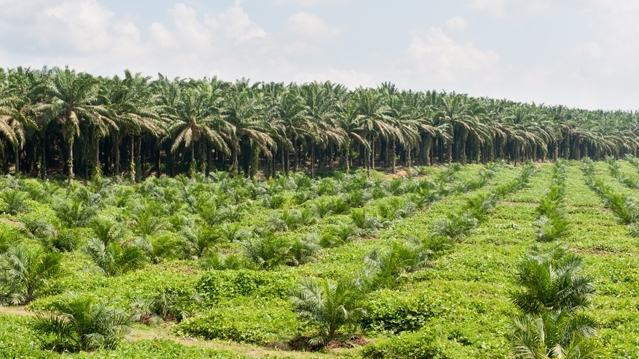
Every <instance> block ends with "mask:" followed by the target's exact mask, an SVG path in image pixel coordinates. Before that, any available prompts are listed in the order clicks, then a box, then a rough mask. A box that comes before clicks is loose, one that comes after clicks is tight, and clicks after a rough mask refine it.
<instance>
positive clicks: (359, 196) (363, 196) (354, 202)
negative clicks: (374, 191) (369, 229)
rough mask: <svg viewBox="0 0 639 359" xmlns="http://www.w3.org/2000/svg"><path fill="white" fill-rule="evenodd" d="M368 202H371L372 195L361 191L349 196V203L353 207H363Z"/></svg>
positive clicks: (355, 191) (358, 190)
mask: <svg viewBox="0 0 639 359" xmlns="http://www.w3.org/2000/svg"><path fill="white" fill-rule="evenodd" d="M368 200H370V194H368V192H365V191H364V190H361V189H357V190H354V191H352V192H350V193H349V194H348V195H347V201H348V204H349V205H350V206H351V207H362V206H363V205H364V204H365V203H366V202H368Z"/></svg>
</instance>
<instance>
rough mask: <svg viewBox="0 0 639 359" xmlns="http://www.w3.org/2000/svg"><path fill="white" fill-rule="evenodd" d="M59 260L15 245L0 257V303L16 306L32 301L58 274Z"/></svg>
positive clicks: (57, 255)
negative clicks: (0, 301)
mask: <svg viewBox="0 0 639 359" xmlns="http://www.w3.org/2000/svg"><path fill="white" fill-rule="evenodd" d="M61 259H62V257H61V256H60V255H59V254H57V253H45V252H44V251H43V250H42V249H40V248H30V247H27V246H26V245H25V244H22V243H19V244H16V245H13V246H11V247H9V249H8V250H7V252H6V253H5V254H3V255H2V256H0V300H2V301H3V302H6V303H9V304H13V305H20V304H27V303H29V302H31V301H32V300H33V299H35V298H36V297H37V296H38V295H39V293H40V291H41V290H43V289H44V288H45V287H46V286H47V284H48V283H49V280H51V279H53V278H55V277H57V276H58V275H59V273H60V270H61V267H60V261H61Z"/></svg>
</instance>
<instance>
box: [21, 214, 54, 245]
mask: <svg viewBox="0 0 639 359" xmlns="http://www.w3.org/2000/svg"><path fill="white" fill-rule="evenodd" d="M21 221H22V223H23V224H24V227H25V228H26V229H27V231H29V234H30V235H31V237H35V238H39V239H41V240H47V239H48V238H51V237H53V236H55V235H56V229H55V227H54V226H53V224H51V222H49V221H47V220H46V219H44V218H41V217H40V216H35V215H29V214H27V215H25V216H23V217H22V218H21Z"/></svg>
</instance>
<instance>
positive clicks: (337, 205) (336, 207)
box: [331, 197, 351, 214]
mask: <svg viewBox="0 0 639 359" xmlns="http://www.w3.org/2000/svg"><path fill="white" fill-rule="evenodd" d="M350 209H351V207H350V206H349V205H348V202H346V201H345V200H344V199H343V198H341V197H335V198H333V199H332V200H331V212H333V213H334V214H344V213H346V212H348V211H349V210H350Z"/></svg>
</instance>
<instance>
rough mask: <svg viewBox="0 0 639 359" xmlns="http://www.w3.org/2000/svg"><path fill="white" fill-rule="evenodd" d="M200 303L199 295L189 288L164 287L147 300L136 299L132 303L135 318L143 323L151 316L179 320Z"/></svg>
mask: <svg viewBox="0 0 639 359" xmlns="http://www.w3.org/2000/svg"><path fill="white" fill-rule="evenodd" d="M199 305H200V297H199V296H198V295H197V293H195V292H194V291H193V290H191V289H186V288H173V287H169V288H164V289H163V290H161V291H160V292H159V293H157V294H156V295H155V296H153V297H152V298H150V299H149V300H142V299H140V300H137V301H136V302H134V303H133V304H132V307H134V308H135V309H136V314H135V316H134V317H135V320H137V321H142V322H145V323H148V322H151V321H152V318H159V319H161V320H164V321H168V320H175V321H176V322H178V323H179V322H181V321H183V320H184V319H186V318H188V317H190V316H191V315H192V314H193V312H194V311H195V310H196V309H197V308H198V307H199Z"/></svg>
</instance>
